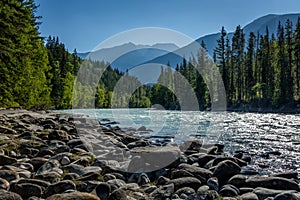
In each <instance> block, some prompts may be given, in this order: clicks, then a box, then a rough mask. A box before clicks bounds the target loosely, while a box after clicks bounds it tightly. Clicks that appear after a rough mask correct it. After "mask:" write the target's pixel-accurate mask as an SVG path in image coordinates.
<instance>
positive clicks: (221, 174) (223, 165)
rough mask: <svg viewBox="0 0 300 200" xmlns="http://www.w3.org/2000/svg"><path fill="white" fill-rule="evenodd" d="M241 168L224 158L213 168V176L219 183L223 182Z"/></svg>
mask: <svg viewBox="0 0 300 200" xmlns="http://www.w3.org/2000/svg"><path fill="white" fill-rule="evenodd" d="M240 171H241V168H240V166H239V165H238V164H236V163H234V162H232V161H230V160H225V161H222V162H220V163H219V164H218V165H217V166H216V168H215V169H214V172H213V176H214V177H217V178H218V180H219V183H220V184H221V185H223V184H225V183H226V182H227V181H228V180H229V179H230V178H231V177H232V176H234V175H236V174H238V173H240Z"/></svg>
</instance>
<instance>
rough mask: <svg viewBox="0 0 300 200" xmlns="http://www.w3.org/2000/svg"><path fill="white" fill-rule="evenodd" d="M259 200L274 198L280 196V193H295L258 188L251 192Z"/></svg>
mask: <svg viewBox="0 0 300 200" xmlns="http://www.w3.org/2000/svg"><path fill="white" fill-rule="evenodd" d="M253 192H254V193H255V194H256V195H257V196H258V198H259V199H266V198H268V197H275V196H276V195H279V194H282V193H295V192H296V191H295V190H273V189H267V188H262V187H258V188H255V189H254V191H253Z"/></svg>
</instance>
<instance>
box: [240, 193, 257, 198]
mask: <svg viewBox="0 0 300 200" xmlns="http://www.w3.org/2000/svg"><path fill="white" fill-rule="evenodd" d="M241 199H242V200H259V199H258V196H257V195H256V194H255V193H253V192H247V193H245V194H242V195H241Z"/></svg>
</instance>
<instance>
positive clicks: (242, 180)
mask: <svg viewBox="0 0 300 200" xmlns="http://www.w3.org/2000/svg"><path fill="white" fill-rule="evenodd" d="M246 180H247V176H245V175H241V174H237V175H234V176H233V177H231V178H230V179H229V181H228V184H231V185H234V186H236V187H238V188H241V187H246Z"/></svg>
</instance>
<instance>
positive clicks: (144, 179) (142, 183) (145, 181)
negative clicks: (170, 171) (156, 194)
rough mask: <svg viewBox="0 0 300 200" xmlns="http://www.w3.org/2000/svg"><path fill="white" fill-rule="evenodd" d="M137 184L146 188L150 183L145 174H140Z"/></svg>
mask: <svg viewBox="0 0 300 200" xmlns="http://www.w3.org/2000/svg"><path fill="white" fill-rule="evenodd" d="M137 183H138V184H139V185H140V186H147V185H148V184H149V183H150V179H149V177H148V176H147V174H145V173H142V174H141V175H140V176H139V178H138V181H137Z"/></svg>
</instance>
